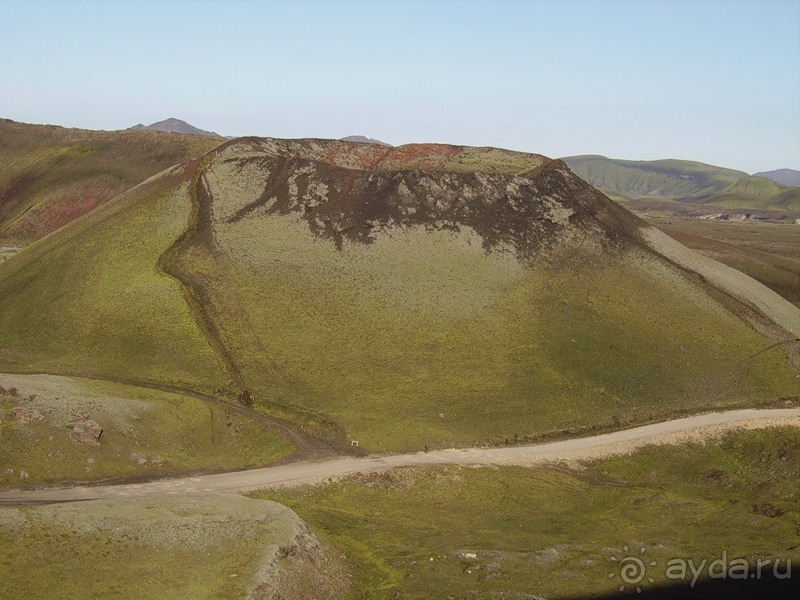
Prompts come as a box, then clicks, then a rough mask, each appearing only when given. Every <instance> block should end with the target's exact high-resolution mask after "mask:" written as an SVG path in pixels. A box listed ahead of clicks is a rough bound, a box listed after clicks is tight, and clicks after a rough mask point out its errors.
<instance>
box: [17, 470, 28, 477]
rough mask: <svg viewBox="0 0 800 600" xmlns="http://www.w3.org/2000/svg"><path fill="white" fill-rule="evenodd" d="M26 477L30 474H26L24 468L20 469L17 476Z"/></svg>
mask: <svg viewBox="0 0 800 600" xmlns="http://www.w3.org/2000/svg"><path fill="white" fill-rule="evenodd" d="M28 477H30V475H28V472H27V471H26V470H25V469H22V470H21V471H20V472H19V478H20V479H27V478H28Z"/></svg>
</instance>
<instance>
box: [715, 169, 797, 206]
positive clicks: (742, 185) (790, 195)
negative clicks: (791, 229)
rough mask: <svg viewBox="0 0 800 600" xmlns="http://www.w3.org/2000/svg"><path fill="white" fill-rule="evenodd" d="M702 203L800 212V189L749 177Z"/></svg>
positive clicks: (761, 178) (762, 178)
mask: <svg viewBox="0 0 800 600" xmlns="http://www.w3.org/2000/svg"><path fill="white" fill-rule="evenodd" d="M702 202H703V204H709V205H712V206H724V207H727V208H751V209H761V210H796V211H800V187H786V186H782V185H779V184H777V183H775V182H774V181H772V180H770V179H766V178H764V177H755V176H749V175H748V176H746V177H742V178H741V179H740V180H739V181H737V182H736V183H734V184H732V185H729V186H728V187H726V188H725V189H724V190H722V191H720V192H717V193H716V194H712V195H711V196H709V197H707V198H704V199H703V200H702Z"/></svg>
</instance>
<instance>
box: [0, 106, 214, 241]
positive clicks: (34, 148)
mask: <svg viewBox="0 0 800 600" xmlns="http://www.w3.org/2000/svg"><path fill="white" fill-rule="evenodd" d="M219 143H220V139H219V138H214V137H204V136H185V135H178V134H169V133H161V132H157V131H88V130H82V129H65V128H63V127H56V126H53V125H28V124H25V123H17V122H14V121H10V120H7V119H0V164H2V165H3V169H2V170H0V241H9V242H19V243H23V244H26V243H30V242H32V241H34V240H37V239H39V238H40V237H42V236H44V235H47V234H48V233H50V232H52V231H54V230H55V229H58V228H59V227H61V226H62V225H64V224H66V223H69V222H70V221H72V220H73V219H75V218H77V217H79V216H81V215H83V214H85V213H87V212H89V211H90V210H92V209H93V208H95V207H96V206H98V205H100V204H103V203H104V202H106V201H108V200H109V199H111V198H113V197H114V196H117V195H118V194H120V193H122V192H124V191H125V190H128V189H130V188H132V187H133V186H135V185H136V184H138V183H141V182H142V181H144V180H145V179H147V178H148V177H150V176H151V175H154V174H156V173H158V172H160V171H163V170H164V169H165V168H167V167H170V166H172V165H175V164H179V163H183V162H186V161H187V160H190V159H191V158H194V157H196V156H199V155H200V154H202V153H204V152H206V151H208V150H209V149H211V148H213V147H214V146H216V145H218V144H219Z"/></svg>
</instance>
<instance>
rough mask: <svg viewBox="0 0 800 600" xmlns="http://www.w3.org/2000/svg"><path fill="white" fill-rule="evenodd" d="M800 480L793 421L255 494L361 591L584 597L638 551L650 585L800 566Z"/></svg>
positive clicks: (607, 586) (603, 588) (604, 588)
mask: <svg viewBox="0 0 800 600" xmlns="http://www.w3.org/2000/svg"><path fill="white" fill-rule="evenodd" d="M798 477H800V431H799V430H798V429H797V428H792V427H786V428H776V429H765V430H756V431H747V432H733V433H729V434H727V435H726V436H725V437H723V438H721V439H720V440H711V441H709V442H708V443H706V444H699V443H691V444H684V445H680V446H652V447H646V448H644V449H642V450H640V451H638V452H636V453H635V454H633V455H631V456H622V457H613V458H606V459H603V460H598V461H593V462H590V463H587V464H583V465H580V466H579V465H574V464H569V465H568V464H563V465H552V466H548V467H537V468H523V467H480V468H475V467H442V468H425V469H421V468H408V469H398V470H393V471H388V472H383V473H371V474H364V475H358V476H352V477H348V478H345V479H341V480H338V481H335V482H330V483H324V484H320V485H316V486H305V487H300V488H294V489H284V490H272V491H262V492H258V493H256V494H254V496H255V497H258V498H268V499H272V500H276V501H278V502H281V503H284V504H286V505H288V506H290V507H291V508H293V509H294V510H295V511H296V512H297V513H298V514H299V515H300V516H301V518H303V519H304V520H305V521H306V522H307V523H309V524H310V525H311V527H312V529H313V530H314V531H315V532H317V534H318V535H319V536H321V537H323V538H324V539H326V540H328V541H329V542H330V543H331V544H332V545H334V546H335V547H336V548H338V549H339V550H340V551H341V552H342V553H344V554H345V555H346V557H347V559H348V561H349V564H350V567H351V573H352V576H353V582H354V593H353V597H359V598H361V597H368V598H445V597H453V598H473V597H475V598H477V597H480V598H522V597H546V598H576V597H592V596H595V595H601V594H610V593H613V592H616V591H617V590H618V589H619V587H620V584H621V583H622V581H621V580H620V577H619V574H620V564H619V562H615V561H614V560H612V559H613V558H616V559H617V561H619V560H620V559H621V558H623V557H625V556H628V555H631V554H633V555H635V556H641V558H642V559H644V560H646V561H647V562H650V561H656V562H657V563H658V566H656V567H651V568H650V569H649V570H648V572H647V575H648V576H652V577H653V579H654V581H653V582H652V583H650V582H648V581H647V580H644V581H643V583H642V586H643V588H645V589H646V588H647V587H648V586H651V585H652V586H657V585H659V584H664V583H668V581H667V580H666V577H665V564H666V562H667V561H668V560H669V559H671V558H674V557H690V558H693V559H694V560H696V561H697V563H698V564H699V562H700V561H701V560H704V559H705V560H707V561H709V562H710V561H712V560H714V559H717V558H719V557H720V556H721V554H722V552H723V551H725V552H727V556H728V557H729V560H730V559H734V558H743V559H746V560H747V561H748V562H749V563H751V564H754V563H755V562H756V561H757V560H758V559H759V558H762V559H763V558H767V557H770V558H783V559H784V560H785V559H787V558H792V559H793V560H794V561H795V564H796V562H797V560H800V548H798V546H797V530H798V527H800V490H798V486H797V481H798ZM642 548H644V549H645V553H644V554H640V550H641V549H642ZM782 570H785V562H784V567H782ZM611 574H615V576H613V577H610V575H611ZM628 592H633V593H634V594H635V586H634V588H630V587H629V589H628Z"/></svg>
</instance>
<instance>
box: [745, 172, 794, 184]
mask: <svg viewBox="0 0 800 600" xmlns="http://www.w3.org/2000/svg"><path fill="white" fill-rule="evenodd" d="M753 177H765V178H766V179H771V180H772V181H774V182H775V183H780V184H781V185H788V186H795V185H800V171H796V170H795V169H776V170H774V171H761V172H760V173H754V174H753Z"/></svg>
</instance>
